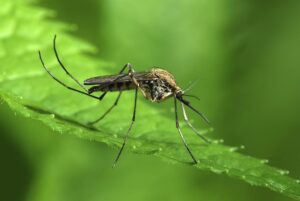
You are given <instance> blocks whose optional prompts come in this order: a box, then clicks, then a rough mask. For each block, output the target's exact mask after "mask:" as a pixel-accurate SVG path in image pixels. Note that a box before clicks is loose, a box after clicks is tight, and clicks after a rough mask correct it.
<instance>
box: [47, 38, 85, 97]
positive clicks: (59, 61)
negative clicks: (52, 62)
mask: <svg viewBox="0 0 300 201" xmlns="http://www.w3.org/2000/svg"><path fill="white" fill-rule="evenodd" d="M53 49H54V53H55V56H56V59H57V61H58V63H59V64H60V66H61V67H62V69H63V70H64V71H65V72H66V74H67V75H68V76H69V77H70V78H72V80H74V81H75V82H76V83H77V84H78V85H79V86H80V87H81V88H82V89H83V90H84V91H85V92H88V90H87V89H86V88H85V87H84V86H83V85H82V84H81V83H80V82H79V81H78V80H77V79H76V78H75V77H73V75H72V74H71V73H69V71H68V70H67V69H66V68H65V66H64V64H63V63H62V61H61V60H60V58H59V56H58V53H57V49H56V35H55V36H54V39H53Z"/></svg>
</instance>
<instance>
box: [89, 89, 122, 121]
mask: <svg viewBox="0 0 300 201" xmlns="http://www.w3.org/2000/svg"><path fill="white" fill-rule="evenodd" d="M121 94H122V91H120V92H119V95H118V97H117V99H116V101H115V103H114V104H113V105H112V106H111V107H110V108H109V109H108V110H107V111H106V112H105V113H104V114H103V115H102V116H101V117H99V118H98V119H96V120H95V121H92V122H89V123H88V124H89V125H94V124H96V123H98V122H99V121H101V120H102V119H103V118H104V117H106V115H107V114H108V113H110V112H111V111H112V109H114V107H116V106H117V105H118V102H119V100H120V97H121Z"/></svg>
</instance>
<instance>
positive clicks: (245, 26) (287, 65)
mask: <svg viewBox="0 0 300 201" xmlns="http://www.w3.org/2000/svg"><path fill="white" fill-rule="evenodd" d="M35 5H36V6H41V7H45V8H48V9H51V10H54V11H55V12H56V13H57V19H58V20H60V21H64V22H67V23H70V24H74V25H76V27H77V30H76V31H75V32H74V33H72V34H74V35H76V36H78V37H81V38H84V39H85V40H87V41H89V42H90V43H92V44H94V45H95V46H97V47H98V49H99V52H98V53H97V57H99V58H101V59H104V60H106V61H109V62H112V63H113V64H114V66H120V67H121V66H122V65H123V64H124V63H127V62H130V63H132V64H134V66H135V68H136V69H138V70H145V69H149V68H150V67H152V66H160V67H163V68H166V69H168V70H169V71H171V72H172V73H173V74H174V75H175V77H176V78H177V80H178V83H179V84H180V85H181V86H183V87H185V86H187V85H188V83H189V82H190V81H193V80H197V79H199V82H198V84H197V85H196V86H195V87H194V88H193V89H192V90H191V93H193V94H196V95H198V96H199V97H200V98H201V102H200V103H198V104H199V105H201V106H202V107H203V109H202V111H203V112H205V113H206V114H207V116H208V117H209V119H210V120H211V121H212V122H213V127H214V129H215V132H214V133H213V134H211V135H212V136H213V137H214V138H221V139H224V140H225V143H226V144H228V145H245V147H246V149H244V150H242V152H243V153H245V154H248V155H251V156H255V157H258V158H263V159H269V160H270V164H271V165H272V166H276V167H279V168H282V169H287V170H290V175H291V176H292V177H295V178H300V171H299V167H300V154H299V146H300V143H299V142H300V136H299V134H298V131H299V130H300V124H299V119H300V105H299V103H300V94H299V91H300V57H299V55H300V23H299V20H300V12H299V11H300V2H299V1H296V0H287V1H276V0H275V1H274V0H273V1H255V0H252V1H250V0H246V1H236V0H228V1H220V0H211V1H208V0H201V1H199V0H178V1H171V0H152V1H138V0H85V1H83V2H82V1H66V0H41V1H39V2H38V3H37V4H35ZM83 65H84V64H83ZM112 73H114V72H112ZM154 107H155V105H154ZM169 107H171V104H166V105H165V107H164V108H166V109H168V108H169ZM0 110H1V122H0V123H1V125H0V126H1V128H0V129H1V133H2V135H0V138H1V139H0V149H1V151H0V154H1V158H2V163H1V168H0V169H1V171H0V178H1V188H0V200H3V201H6V200H30V201H32V200H35V201H43V200H45V201H46V200H47V201H48V200H51V201H53V200H56V201H60V200H62V201H66V200H72V201H77V200H78V201H79V200H106V201H109V200H132V201H135V200H136V201H138V200H172V201H173V200H212V201H213V200H216V201H219V200H222V201H227V200H228V201H229V200H230V201H231V200H246V201H247V200H249V201H250V200H274V201H277V200H278V201H279V200H280V201H282V200H289V198H286V197H284V196H282V195H279V194H277V193H274V192H271V191H269V190H267V189H263V188H257V187H252V186H250V185H248V184H246V183H244V182H241V181H238V180H234V179H232V178H228V177H227V176H223V175H215V174H212V173H209V172H201V171H199V170H196V169H194V168H192V167H187V166H183V165H170V164H167V163H164V162H161V161H160V160H159V159H157V158H153V157H150V156H144V155H134V154H130V153H125V154H124V156H123V158H122V161H121V163H120V165H119V167H118V168H116V169H112V168H111V164H112V161H113V159H114V156H115V154H116V150H112V149H109V148H107V147H106V146H104V145H102V144H99V143H95V142H89V141H83V140H80V139H77V138H75V137H73V136H66V135H58V134H56V133H53V132H52V131H50V130H49V129H48V128H47V127H46V126H44V125H42V124H41V123H39V122H34V121H32V120H30V119H24V118H22V117H19V116H16V115H14V113H13V112H11V111H10V110H9V109H8V107H7V106H6V105H5V104H1V105H0ZM194 119H196V117H195V116H194ZM116 126H117V125H116Z"/></svg>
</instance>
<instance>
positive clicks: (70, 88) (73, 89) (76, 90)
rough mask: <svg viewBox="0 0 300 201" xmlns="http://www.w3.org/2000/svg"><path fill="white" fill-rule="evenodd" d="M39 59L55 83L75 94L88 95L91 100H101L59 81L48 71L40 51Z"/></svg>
mask: <svg viewBox="0 0 300 201" xmlns="http://www.w3.org/2000/svg"><path fill="white" fill-rule="evenodd" d="M39 57H40V60H41V63H42V65H43V67H44V69H45V70H46V71H47V73H48V74H49V75H50V76H51V77H52V78H53V79H54V80H55V81H57V82H58V83H59V84H61V85H62V86H64V87H66V88H67V89H69V90H72V91H75V92H78V93H81V94H84V95H86V96H89V97H91V98H95V99H97V100H99V98H98V97H97V96H93V95H91V94H88V93H87V92H84V91H80V90H78V89H75V88H72V87H69V86H68V85H66V84H65V83H63V82H62V81H60V80H59V79H57V78H56V77H55V76H54V75H53V74H52V73H51V72H50V71H49V70H48V68H47V67H46V65H45V63H44V61H43V58H42V54H41V52H40V51H39Z"/></svg>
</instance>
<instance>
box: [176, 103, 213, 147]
mask: <svg viewBox="0 0 300 201" xmlns="http://www.w3.org/2000/svg"><path fill="white" fill-rule="evenodd" d="M181 107H182V113H183V117H184V120H185V122H186V123H187V125H188V126H189V127H190V128H191V129H192V130H193V131H194V132H195V133H196V134H197V135H198V136H199V137H200V138H201V139H202V140H203V141H205V142H206V143H208V144H210V141H209V140H208V139H206V137H204V136H203V135H202V134H201V133H200V132H199V131H197V129H196V128H195V127H194V126H193V125H192V124H191V122H190V121H189V118H188V116H187V114H186V111H185V108H184V104H183V103H181Z"/></svg>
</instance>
